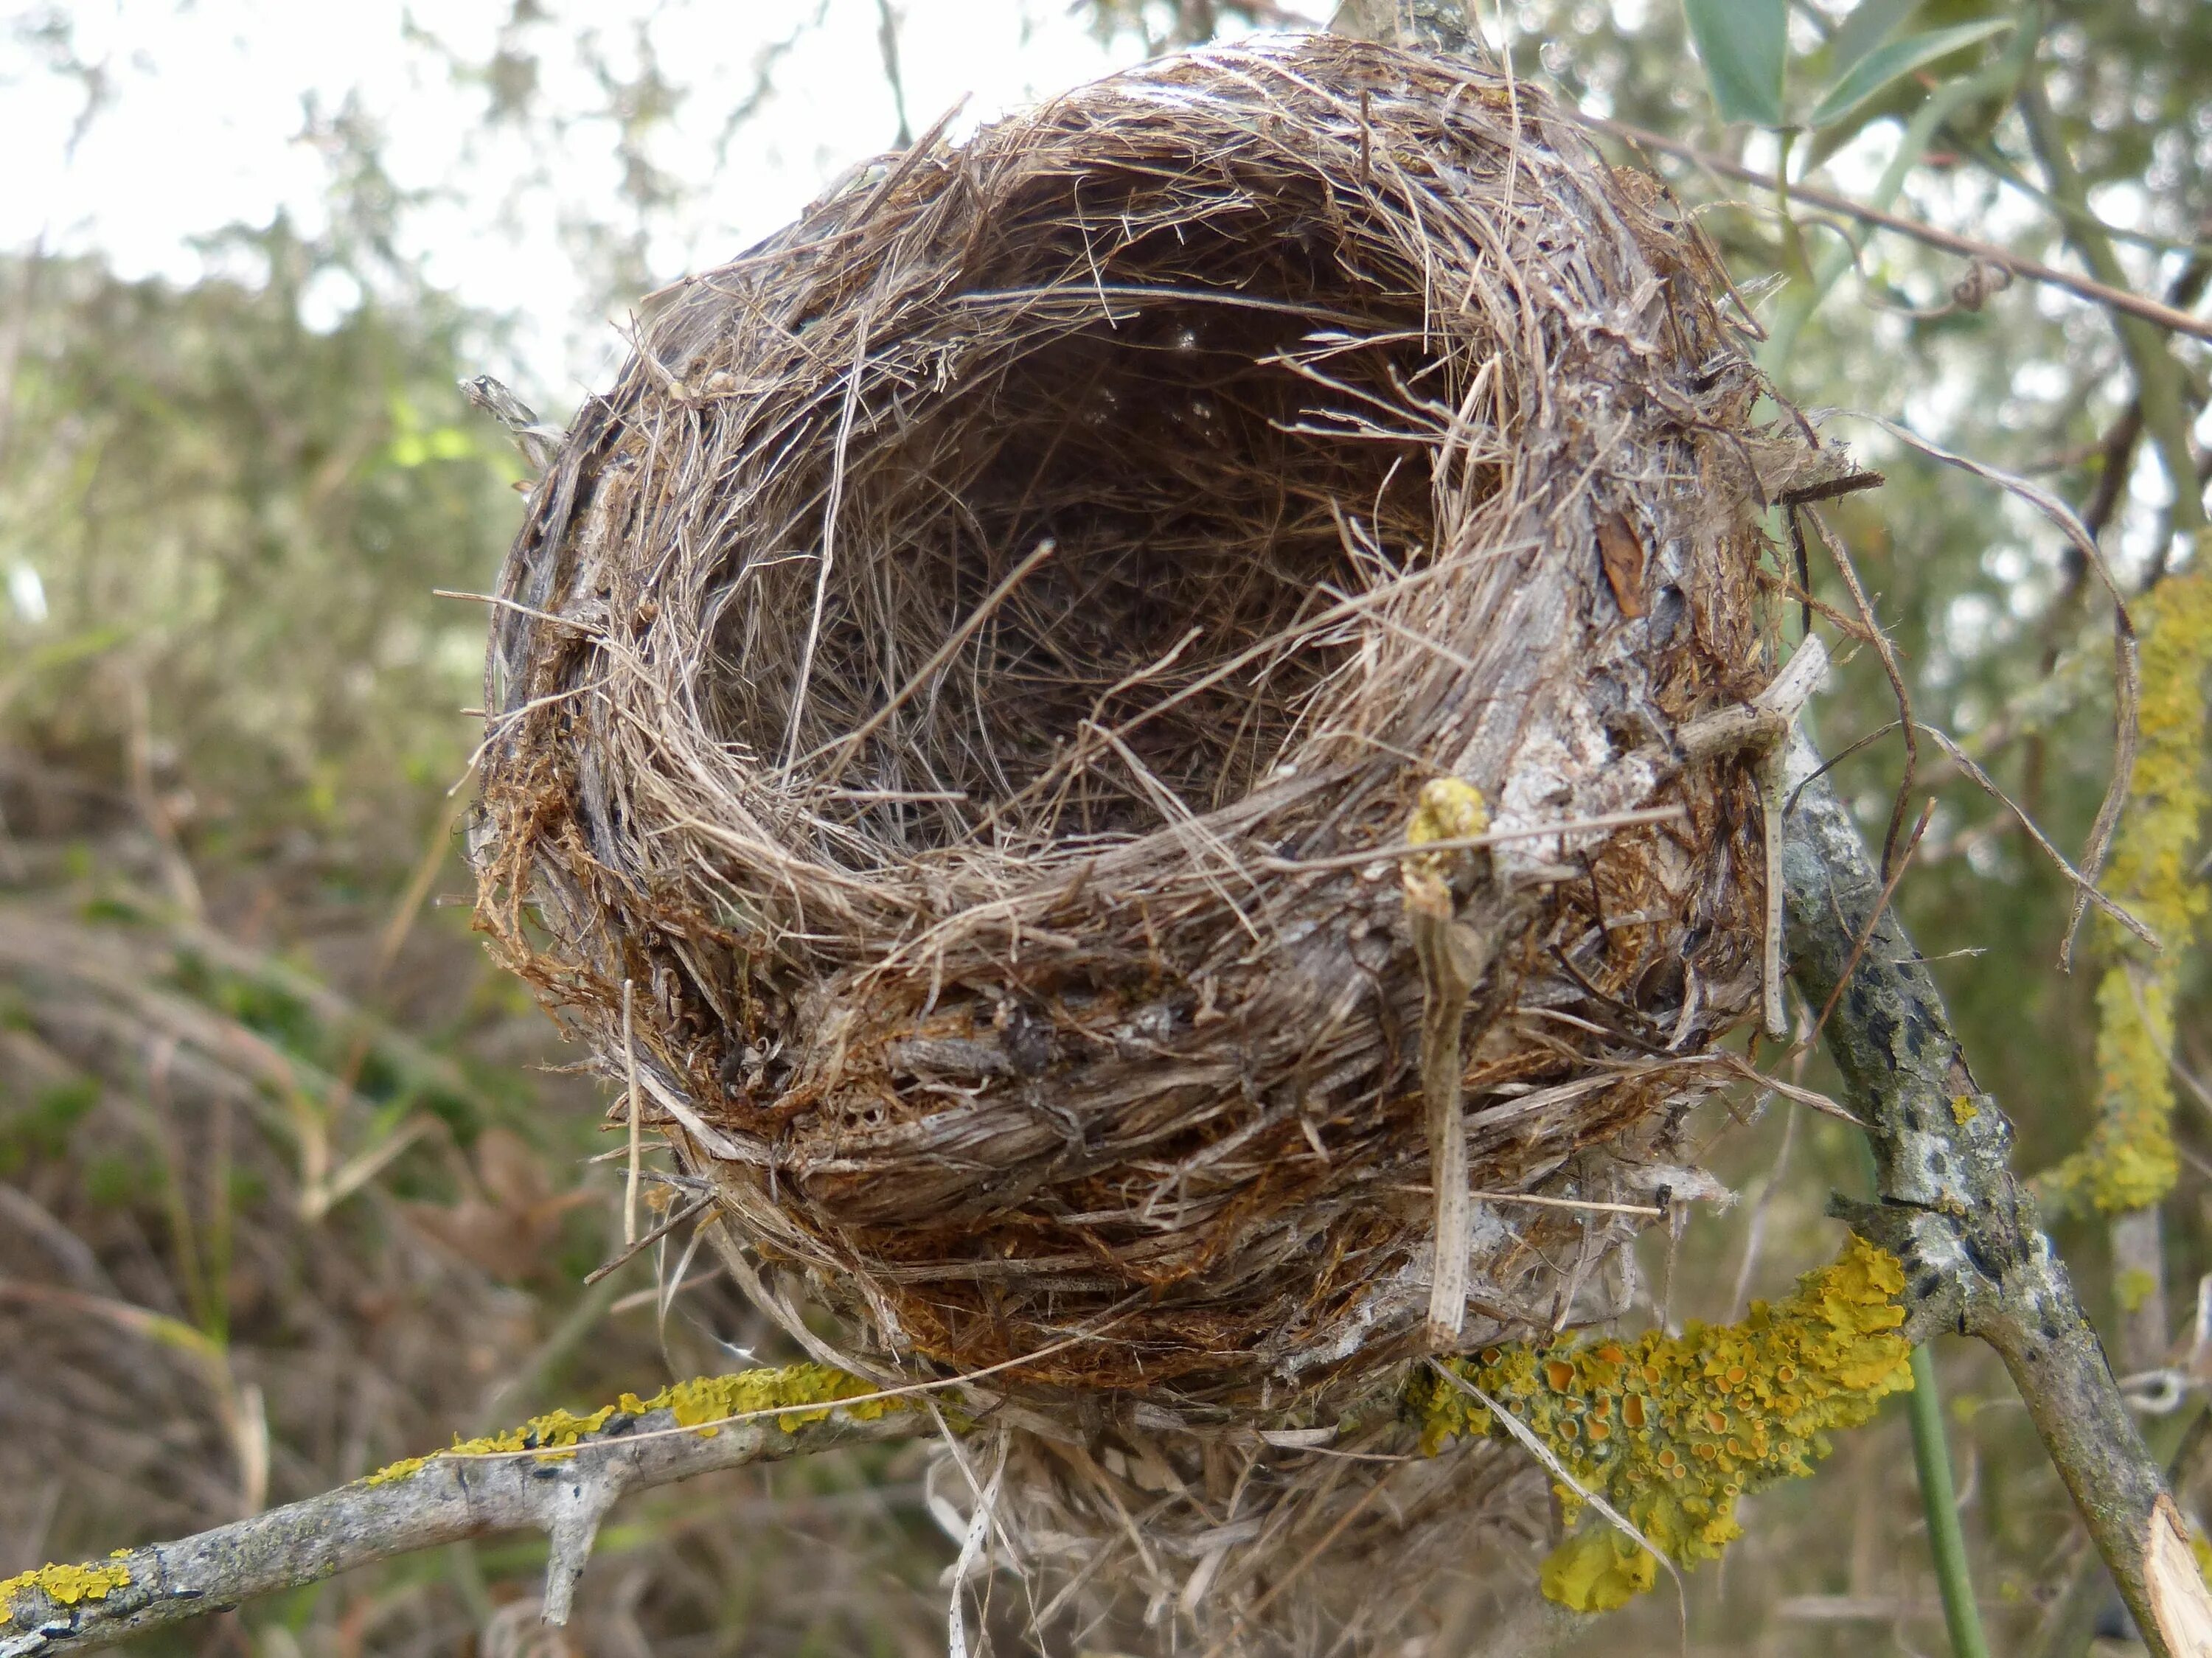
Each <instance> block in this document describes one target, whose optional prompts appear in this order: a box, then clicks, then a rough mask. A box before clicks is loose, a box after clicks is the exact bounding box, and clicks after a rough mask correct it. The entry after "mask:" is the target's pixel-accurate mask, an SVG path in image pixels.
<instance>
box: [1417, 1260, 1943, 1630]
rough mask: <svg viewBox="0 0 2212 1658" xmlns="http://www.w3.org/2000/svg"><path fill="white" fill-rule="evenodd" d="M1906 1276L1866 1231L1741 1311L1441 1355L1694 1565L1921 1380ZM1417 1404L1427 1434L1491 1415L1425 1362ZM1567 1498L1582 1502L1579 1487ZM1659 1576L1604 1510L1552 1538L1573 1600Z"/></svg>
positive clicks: (1427, 1445) (1589, 1485)
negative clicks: (1831, 1446) (1745, 1512)
mask: <svg viewBox="0 0 2212 1658" xmlns="http://www.w3.org/2000/svg"><path fill="white" fill-rule="evenodd" d="M1904 1287H1905V1279H1904V1275H1903V1274H1902V1272H1899V1267H1898V1263H1897V1261H1896V1260H1895V1259H1894V1258H1893V1257H1892V1256H1890V1255H1888V1254H1885V1253H1884V1252H1883V1251H1882V1250H1881V1249H1879V1248H1875V1246H1874V1245H1872V1244H1869V1243H1868V1242H1865V1241H1864V1240H1863V1239H1859V1238H1854V1239H1852V1240H1851V1241H1850V1243H1849V1244H1848V1245H1846V1246H1845V1248H1844V1253H1843V1254H1842V1256H1841V1257H1840V1258H1839V1259H1838V1260H1836V1261H1834V1262H1833V1263H1832V1264H1831V1265H1829V1266H1823V1267H1821V1268H1820V1269H1819V1270H1818V1271H1815V1272H1808V1273H1806V1274H1805V1276H1804V1277H1803V1278H1801V1279H1800V1280H1799V1281H1798V1285H1797V1292H1796V1294H1795V1295H1792V1296H1790V1297H1787V1298H1786V1299H1784V1300H1783V1301H1781V1302H1778V1303H1775V1304H1773V1305H1771V1306H1769V1305H1768V1304H1767V1303H1765V1302H1754V1303H1752V1308H1751V1313H1750V1316H1749V1317H1747V1318H1746V1319H1745V1320H1744V1321H1743V1322H1742V1323H1741V1324H1729V1325H1704V1324H1692V1325H1691V1326H1690V1327H1687V1328H1686V1329H1685V1330H1684V1331H1683V1332H1682V1333H1681V1334H1680V1335H1670V1334H1668V1333H1667V1332H1666V1331H1664V1330H1651V1331H1647V1332H1646V1333H1644V1334H1643V1335H1641V1336H1639V1337H1637V1338H1635V1339H1632V1340H1628V1341H1613V1340H1609V1339H1595V1340H1589V1339H1583V1340H1577V1339H1562V1340H1559V1341H1557V1342H1554V1343H1553V1344H1552V1345H1549V1346H1536V1345H1530V1344H1528V1343H1524V1342H1514V1343H1510V1344H1505V1345H1500V1346H1497V1347H1491V1348H1486V1349H1485V1350H1484V1351H1482V1352H1481V1353H1480V1354H1479V1355H1477V1356H1475V1357H1473V1358H1466V1359H1452V1360H1447V1361H1445V1363H1447V1364H1448V1365H1449V1368H1450V1369H1451V1370H1454V1371H1455V1372H1456V1373H1457V1374H1458V1375H1460V1376H1462V1377H1464V1378H1465V1379H1466V1380H1467V1381H1468V1382H1473V1383H1474V1386H1475V1387H1476V1388H1480V1389H1481V1391H1482V1394H1485V1395H1486V1396H1488V1397H1489V1398H1491V1399H1493V1400H1497V1401H1498V1403H1499V1404H1500V1405H1502V1406H1504V1408H1505V1409H1507V1410H1509V1411H1510V1412H1513V1414H1514V1415H1515V1416H1516V1418H1519V1419H1520V1420H1521V1421H1522V1423H1523V1424H1526V1425H1527V1426H1528V1428H1530V1429H1531V1430H1534V1432H1535V1433H1536V1435H1537V1436H1539V1437H1540V1438H1541V1439H1542V1440H1543V1442H1544V1443H1545V1444H1546V1445H1547V1446H1548V1447H1550V1448H1551V1450H1552V1452H1553V1455H1555V1456H1557V1457H1558V1458H1559V1462H1560V1465H1561V1466H1562V1467H1565V1469H1566V1471H1567V1472H1568V1473H1570V1474H1571V1475H1572V1476H1573V1478H1574V1479H1575V1481H1576V1482H1577V1485H1580V1487H1581V1488H1582V1490H1583V1491H1588V1492H1590V1493H1592V1494H1593V1495H1595V1496H1597V1497H1601V1498H1603V1499H1604V1500H1605V1501H1606V1502H1607V1503H1609V1504H1611V1505H1612V1507H1613V1509H1615V1510H1616V1511H1618V1512H1619V1513H1620V1514H1622V1515H1626V1516H1627V1518H1628V1520H1629V1521H1630V1522H1631V1523H1632V1524H1633V1525H1634V1526H1635V1527H1636V1528H1637V1529H1638V1531H1640V1532H1641V1533H1643V1534H1644V1537H1646V1538H1648V1539H1649V1540H1650V1541H1651V1543H1652V1544H1653V1545H1654V1546H1656V1547H1658V1548H1661V1549H1663V1550H1664V1551H1666V1553H1667V1557H1668V1560H1669V1561H1670V1562H1672V1563H1673V1564H1675V1565H1677V1566H1690V1565H1695V1564H1699V1562H1701V1561H1706V1560H1712V1559H1716V1558H1718V1557H1719V1555H1720V1553H1721V1551H1722V1550H1723V1549H1724V1548H1725V1547H1726V1546H1728V1545H1729V1543H1730V1542H1732V1541H1733V1540H1735V1539H1736V1538H1738V1537H1740V1536H1741V1535H1742V1534H1743V1527H1741V1525H1740V1524H1739V1523H1738V1522H1737V1520H1736V1517H1735V1505H1736V1499H1737V1498H1738V1497H1741V1496H1743V1495H1744V1494H1745V1493H1746V1492H1747V1491H1757V1490H1759V1488H1760V1487H1761V1486H1765V1485H1772V1484H1774V1483H1775V1482H1776V1481H1778V1480H1781V1479H1792V1478H1802V1476H1804V1475H1807V1474H1809V1473H1812V1472H1813V1464H1814V1462H1815V1461H1818V1460H1819V1459H1820V1458H1821V1457H1823V1456H1825V1455H1827V1450H1828V1445H1827V1438H1826V1436H1827V1434H1828V1432H1829V1431H1830V1430H1833V1429H1838V1428H1854V1427H1857V1426H1858V1425H1859V1424H1861V1423H1863V1422H1865V1421H1866V1420H1867V1419H1868V1418H1870V1417H1871V1416H1873V1414H1874V1413H1875V1410H1876V1408H1878V1406H1880V1404H1881V1400H1882V1398H1883V1397H1884V1396H1885V1395H1886V1394H1892V1393H1894V1392H1897V1391H1898V1390H1899V1389H1900V1388H1908V1387H1910V1386H1911V1376H1910V1374H1909V1372H1908V1370H1907V1362H1908V1360H1909V1359H1910V1357H1911V1345H1910V1344H1909V1343H1908V1342H1906V1341H1905V1339H1904V1338H1903V1337H1902V1336H1900V1335H1899V1333H1898V1328H1899V1326H1900V1325H1902V1324H1903V1323H1904V1322H1905V1314H1904V1311H1903V1309H1901V1308H1900V1307H1899V1304H1898V1301H1897V1297H1898V1294H1899V1291H1902V1290H1903V1289H1904ZM1407 1404H1408V1405H1409V1406H1411V1408H1412V1410H1413V1414H1414V1416H1415V1418H1416V1419H1417V1420H1419V1423H1420V1424H1421V1429H1422V1445H1423V1448H1424V1449H1426V1450H1430V1451H1434V1450H1435V1449H1437V1447H1438V1446H1439V1445H1441V1444H1442V1443H1443V1441H1444V1440H1446V1439H1448V1438H1450V1437H1453V1436H1457V1435H1461V1434H1480V1433H1488V1432H1491V1431H1493V1430H1494V1429H1495V1427H1496V1424H1494V1423H1492V1421H1491V1420H1490V1412H1489V1411H1488V1410H1487V1409H1486V1408H1485V1407H1484V1406H1482V1405H1481V1404H1480V1403H1479V1402H1478V1401H1477V1400H1476V1399H1475V1397H1474V1395H1473V1394H1469V1393H1465V1392H1462V1391H1461V1390H1459V1389H1457V1388H1452V1387H1450V1386H1448V1385H1446V1384H1445V1382H1444V1381H1443V1379H1442V1378H1440V1377H1439V1378H1433V1379H1432V1378H1431V1375H1430V1373H1428V1372H1420V1373H1417V1375H1416V1376H1415V1378H1414V1385H1413V1388H1411V1389H1410V1390H1409V1392H1408V1394H1407ZM1562 1500H1563V1505H1564V1506H1565V1508H1566V1509H1568V1510H1569V1515H1568V1517H1569V1518H1570V1519H1571V1518H1572V1517H1573V1511H1574V1510H1575V1509H1578V1508H1579V1507H1580V1506H1581V1504H1580V1501H1579V1499H1578V1497H1577V1496H1576V1495H1575V1494H1574V1493H1572V1492H1565V1493H1563V1499H1562ZM1657 1576H1658V1563H1657V1562H1656V1561H1655V1560H1654V1559H1653V1558H1651V1556H1650V1552H1648V1551H1646V1550H1645V1549H1644V1547H1643V1546H1641V1545H1640V1544H1638V1542H1637V1541H1636V1540H1634V1539H1632V1538H1631V1537H1628V1536H1626V1535H1625V1534H1623V1533H1621V1532H1620V1531H1619V1530H1617V1529H1615V1528H1614V1527H1612V1526H1610V1525H1600V1524H1595V1523H1592V1524H1590V1525H1587V1526H1585V1527H1583V1529H1582V1530H1581V1531H1580V1532H1578V1533H1576V1534H1575V1535H1574V1536H1571V1537H1570V1538H1568V1539H1567V1540H1566V1541H1565V1542H1564V1543H1562V1544H1561V1545H1560V1546H1559V1547H1558V1548H1556V1549H1554V1550H1553V1552H1552V1555H1551V1558H1549V1559H1547V1561H1546V1562H1545V1563H1544V1570H1543V1589H1544V1593H1545V1594H1546V1595H1547V1596H1548V1597H1549V1598H1550V1599H1552V1600H1556V1601H1558V1602H1559V1603H1560V1604H1561V1605H1562V1606H1568V1607H1571V1608H1572V1609H1573V1610H1574V1611H1577V1612H1607V1611H1610V1610H1612V1609H1613V1607H1615V1606H1621V1605H1623V1604H1625V1603H1626V1601H1627V1600H1630V1599H1631V1598H1632V1597H1633V1596H1635V1595H1637V1594H1642V1593H1643V1592H1644V1590H1646V1589H1649V1588H1650V1587H1651V1586H1652V1584H1653V1582H1655V1581H1656V1578H1657Z"/></svg>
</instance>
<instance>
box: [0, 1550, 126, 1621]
mask: <svg viewBox="0 0 2212 1658" xmlns="http://www.w3.org/2000/svg"><path fill="white" fill-rule="evenodd" d="M130 1586H131V1569H130V1568H129V1567H128V1566H124V1565H118V1564H117V1563H116V1560H115V1559H114V1558H113V1557H112V1556H111V1557H110V1558H107V1559H106V1560H101V1561H91V1562H87V1563H86V1564H82V1565H75V1566H40V1568H39V1569H38V1570H36V1571H27V1572H20V1573H18V1574H17V1575H16V1576H13V1577H10V1578H9V1579H8V1580H7V1581H6V1582H0V1619H5V1618H11V1617H13V1616H14V1615H15V1598H16V1596H18V1595H20V1594H23V1593H24V1592H25V1591H27V1590H30V1589H36V1590H38V1591H39V1592H40V1594H44V1595H45V1596H46V1599H47V1600H51V1601H52V1602H53V1603H54V1604H55V1605H56V1606H76V1605H78V1604H79V1603H80V1602H82V1601H86V1600H106V1598H107V1597H108V1596H109V1595H111V1594H114V1593H115V1591H116V1590H118V1589H120V1588H129V1587H130Z"/></svg>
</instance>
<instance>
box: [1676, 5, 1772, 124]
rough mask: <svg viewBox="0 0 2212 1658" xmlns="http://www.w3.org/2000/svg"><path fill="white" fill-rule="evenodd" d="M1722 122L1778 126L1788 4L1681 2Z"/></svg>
mask: <svg viewBox="0 0 2212 1658" xmlns="http://www.w3.org/2000/svg"><path fill="white" fill-rule="evenodd" d="M1682 8H1683V9H1684V10H1685V11H1686V12H1687V13H1688V14H1689V16H1690V34H1691V37H1692V39H1695V40H1696V41H1697V43H1698V56H1699V58H1703V59H1704V60H1705V80H1706V82H1708V83H1709V84H1710V85H1711V88H1712V89H1713V102H1714V103H1716V104H1717V105H1718V106H1720V112H1721V119H1723V121H1753V122H1756V123H1757V124H1758V125H1760V126H1765V127H1778V126H1780V125H1782V122H1783V116H1782V67H1783V60H1784V57H1785V56H1786V54H1787V52H1788V47H1789V44H1790V5H1789V0H1682Z"/></svg>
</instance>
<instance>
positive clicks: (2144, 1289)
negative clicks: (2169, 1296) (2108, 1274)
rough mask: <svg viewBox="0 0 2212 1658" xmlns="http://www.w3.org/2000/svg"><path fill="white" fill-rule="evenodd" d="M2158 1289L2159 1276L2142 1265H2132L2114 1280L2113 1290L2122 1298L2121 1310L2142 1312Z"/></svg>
mask: <svg viewBox="0 0 2212 1658" xmlns="http://www.w3.org/2000/svg"><path fill="white" fill-rule="evenodd" d="M2157 1289H2158V1277H2157V1274H2155V1273H2154V1272H2146V1271H2144V1270H2143V1269H2142V1267H2140V1266H2130V1268H2128V1270H2127V1271H2125V1272H2122V1273H2121V1274H2120V1275H2119V1276H2118V1278H2114V1279H2113V1280H2112V1290H2113V1292H2114V1293H2115V1294H2117V1295H2118V1297H2119V1299H2120V1310H2121V1311H2122V1312H2126V1313H2134V1312H2140V1311H2141V1310H2142V1306H2143V1303H2145V1302H2147V1301H2148V1300H2149V1299H2150V1298H2151V1297H2152V1295H2153V1294H2154V1292H2155V1291H2157Z"/></svg>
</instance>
